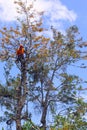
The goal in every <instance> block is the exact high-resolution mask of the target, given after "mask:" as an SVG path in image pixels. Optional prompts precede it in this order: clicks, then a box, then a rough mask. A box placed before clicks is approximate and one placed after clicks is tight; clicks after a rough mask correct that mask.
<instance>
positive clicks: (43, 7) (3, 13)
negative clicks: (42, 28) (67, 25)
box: [0, 0, 77, 25]
mask: <svg viewBox="0 0 87 130" xmlns="http://www.w3.org/2000/svg"><path fill="white" fill-rule="evenodd" d="M23 1H26V0H23ZM27 1H28V2H31V1H33V0H27ZM34 4H35V5H34V8H35V9H36V10H37V11H45V16H46V22H47V23H48V24H50V23H51V24H52V25H54V24H56V22H58V20H64V21H66V20H68V21H70V22H73V21H75V19H76V17H77V16H76V14H75V12H74V11H72V10H69V9H68V8H67V7H66V6H65V5H63V4H62V3H61V2H60V0H36V2H34ZM16 16H17V13H16V8H15V5H14V0H0V20H2V21H13V20H16Z"/></svg>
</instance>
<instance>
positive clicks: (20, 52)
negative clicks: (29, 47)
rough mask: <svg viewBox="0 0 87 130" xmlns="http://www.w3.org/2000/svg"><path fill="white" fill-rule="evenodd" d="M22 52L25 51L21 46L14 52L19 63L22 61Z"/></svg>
mask: <svg viewBox="0 0 87 130" xmlns="http://www.w3.org/2000/svg"><path fill="white" fill-rule="evenodd" d="M24 52H25V49H24V47H23V45H22V44H20V46H19V48H18V49H17V51H16V55H17V61H21V60H22V59H24Z"/></svg>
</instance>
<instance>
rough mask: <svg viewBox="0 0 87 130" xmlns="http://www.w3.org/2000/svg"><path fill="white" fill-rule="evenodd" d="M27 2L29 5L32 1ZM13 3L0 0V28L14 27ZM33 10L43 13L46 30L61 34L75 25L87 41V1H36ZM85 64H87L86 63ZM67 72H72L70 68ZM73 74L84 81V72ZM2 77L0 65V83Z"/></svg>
mask: <svg viewBox="0 0 87 130" xmlns="http://www.w3.org/2000/svg"><path fill="white" fill-rule="evenodd" d="M23 1H26V0H23ZM27 1H28V3H30V2H32V1H33V0H27ZM13 2H14V0H0V26H3V25H9V26H10V25H14V22H15V21H16V18H15V17H16V16H17V15H18V14H17V13H16V8H15V5H14V4H13ZM34 8H35V9H36V10H37V11H45V20H46V21H45V20H44V22H45V23H46V24H47V26H48V28H49V27H50V26H51V25H54V26H55V27H57V28H58V29H59V30H61V31H62V32H63V31H64V30H65V29H66V28H68V27H69V26H71V25H77V26H78V28H79V30H80V33H81V35H82V37H83V38H84V39H85V40H87V11H86V10H87V0H37V1H36V2H35V6H34ZM85 63H86V64H87V62H86V61H85ZM69 71H70V72H72V68H70V69H69ZM75 72H76V74H80V75H81V76H82V77H83V78H85V79H86V77H87V76H86V75H87V74H86V73H87V72H86V70H83V69H82V70H81V69H78V68H76V69H75ZM13 73H14V71H13ZM2 77H3V65H2V64H0V81H1V80H2ZM85 97H86V95H85Z"/></svg>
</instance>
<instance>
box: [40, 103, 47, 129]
mask: <svg viewBox="0 0 87 130" xmlns="http://www.w3.org/2000/svg"><path fill="white" fill-rule="evenodd" d="M46 115H47V104H44V105H43V111H42V117H41V123H42V127H43V130H46Z"/></svg>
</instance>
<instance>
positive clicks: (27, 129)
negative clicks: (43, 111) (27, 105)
mask: <svg viewBox="0 0 87 130" xmlns="http://www.w3.org/2000/svg"><path fill="white" fill-rule="evenodd" d="M31 129H32V130H40V129H39V128H38V127H37V126H35V125H34V123H33V122H32V121H30V120H29V121H27V122H25V124H24V125H23V126H22V130H31Z"/></svg>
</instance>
